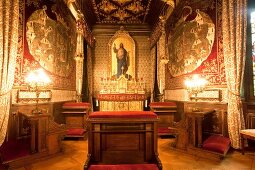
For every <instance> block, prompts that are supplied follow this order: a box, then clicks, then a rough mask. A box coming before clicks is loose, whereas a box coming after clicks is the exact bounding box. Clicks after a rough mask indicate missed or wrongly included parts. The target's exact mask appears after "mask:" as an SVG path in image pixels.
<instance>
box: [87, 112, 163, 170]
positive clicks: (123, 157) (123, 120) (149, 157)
mask: <svg viewBox="0 0 255 170" xmlns="http://www.w3.org/2000/svg"><path fill="white" fill-rule="evenodd" d="M157 122H158V117H157V115H156V114H155V113H153V112H151V111H101V112H92V113H91V114H90V115H89V117H88V125H89V126H88V127H89V128H88V146H89V148H88V150H89V152H88V158H87V161H86V163H85V166H84V169H86V170H88V169H89V170H95V169H99V168H101V169H104V170H108V169H109V170H113V169H114V170H115V169H116V168H117V169H118V170H122V169H123V170H127V169H129V170H131V169H130V167H131V168H140V169H141V170H143V169H144V168H145V169H146V168H147V169H148V170H150V169H151V170H154V169H155V168H156V167H158V169H161V168H162V165H161V163H160V160H159V158H158V151H157V149H158V147H157ZM131 155H132V156H131ZM117 169H116V170H117ZM140 169H139V170H140ZM145 169H144V170H145ZM147 169H146V170H147ZM99 170H100V169H99ZM132 170H133V169H132ZM134 170H136V169H134ZM137 170H138V169H137Z"/></svg>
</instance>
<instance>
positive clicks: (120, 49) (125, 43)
mask: <svg viewBox="0 0 255 170" xmlns="http://www.w3.org/2000/svg"><path fill="white" fill-rule="evenodd" d="M109 65H110V76H111V77H115V78H117V79H118V78H119V77H120V76H122V75H123V76H125V77H126V78H127V79H128V80H130V79H132V78H135V77H136V72H135V41H134V40H133V38H132V37H131V36H130V35H129V33H128V32H127V31H125V30H124V29H123V28H122V27H121V29H120V30H119V31H117V32H116V33H115V34H114V36H113V37H112V38H111V39H110V41H109Z"/></svg>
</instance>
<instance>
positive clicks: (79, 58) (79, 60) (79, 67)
mask: <svg viewBox="0 0 255 170" xmlns="http://www.w3.org/2000/svg"><path fill="white" fill-rule="evenodd" d="M83 25H84V20H83V15H82V14H80V15H79V18H78V19H77V21H76V28H77V47H76V56H75V61H76V95H77V96H76V101H77V102H81V101H82V98H81V96H82V94H81V92H82V81H83V60H84V54H83V53H84V49H83Z"/></svg>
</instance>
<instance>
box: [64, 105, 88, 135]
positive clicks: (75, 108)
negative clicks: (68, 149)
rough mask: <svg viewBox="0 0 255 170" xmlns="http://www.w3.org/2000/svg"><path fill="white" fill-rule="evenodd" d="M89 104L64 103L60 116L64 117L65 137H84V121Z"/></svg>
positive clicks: (85, 125)
mask: <svg viewBox="0 0 255 170" xmlns="http://www.w3.org/2000/svg"><path fill="white" fill-rule="evenodd" d="M90 107H91V106H90V103H86V102H66V103H64V104H63V106H62V109H63V111H62V114H63V115H64V116H65V122H66V127H67V130H66V135H65V137H79V138H80V137H84V136H85V132H86V129H87V123H86V119H87V116H88V114H89V111H90Z"/></svg>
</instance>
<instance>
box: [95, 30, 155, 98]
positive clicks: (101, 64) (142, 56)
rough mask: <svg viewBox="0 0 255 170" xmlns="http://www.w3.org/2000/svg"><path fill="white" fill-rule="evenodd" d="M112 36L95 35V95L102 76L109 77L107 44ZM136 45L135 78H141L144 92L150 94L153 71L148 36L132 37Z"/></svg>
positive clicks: (98, 89)
mask: <svg viewBox="0 0 255 170" xmlns="http://www.w3.org/2000/svg"><path fill="white" fill-rule="evenodd" d="M112 36H113V35H112V34H111V35H106V34H104V35H96V36H95V37H96V43H95V59H94V61H93V62H94V64H93V77H94V80H93V87H94V93H93V96H95V95H96V93H97V92H98V91H100V81H101V78H103V77H104V76H106V77H108V76H109V69H110V68H109V67H110V66H109V49H108V42H109V40H110V39H111V37H112ZM131 37H132V38H133V39H134V41H135V45H136V54H135V57H136V77H138V78H139V79H141V78H143V80H144V81H145V83H146V86H145V88H146V91H147V92H150V87H151V85H150V83H152V82H151V77H152V75H151V72H152V70H151V69H153V68H152V67H151V57H150V48H149V46H150V42H149V41H148V36H145V35H141V36H137V35H135V36H132V35H131Z"/></svg>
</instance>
